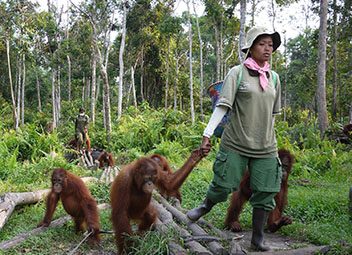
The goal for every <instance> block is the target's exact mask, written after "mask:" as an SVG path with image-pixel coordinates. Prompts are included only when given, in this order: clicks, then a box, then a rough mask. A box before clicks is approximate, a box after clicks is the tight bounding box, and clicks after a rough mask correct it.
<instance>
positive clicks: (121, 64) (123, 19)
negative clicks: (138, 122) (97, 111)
mask: <svg viewBox="0 0 352 255" xmlns="http://www.w3.org/2000/svg"><path fill="white" fill-rule="evenodd" d="M126 5H127V2H124V3H123V18H122V37H121V44H120V53H119V67H120V72H119V97H118V105H117V119H120V118H121V115H122V98H123V94H122V93H123V72H124V66H123V53H124V50H125V41H126V17H127V7H126Z"/></svg>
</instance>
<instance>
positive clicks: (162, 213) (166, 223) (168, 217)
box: [153, 200, 212, 255]
mask: <svg viewBox="0 0 352 255" xmlns="http://www.w3.org/2000/svg"><path fill="white" fill-rule="evenodd" d="M153 204H154V206H155V207H156V208H157V209H158V212H159V218H160V221H161V222H162V223H163V225H162V226H157V229H158V228H160V232H161V233H167V231H168V229H169V228H174V229H175V230H176V231H177V232H179V233H180V236H181V237H182V238H183V239H185V238H188V237H191V234H190V233H189V232H188V231H187V230H185V229H183V228H181V227H180V226H179V225H177V224H176V222H175V221H174V220H173V218H172V214H171V213H170V212H169V211H167V210H166V209H165V207H164V206H163V205H161V204H159V203H158V202H157V201H155V200H153ZM177 245H178V246H180V245H179V244H177ZM185 246H186V247H187V248H188V249H189V250H190V251H191V252H192V254H201V255H211V254H212V253H211V252H210V251H209V250H208V249H206V248H205V247H204V246H203V245H201V244H200V243H199V242H196V241H193V240H190V241H187V242H185ZM169 248H170V249H171V248H173V247H170V244H169ZM176 252H179V251H176ZM176 252H174V254H188V253H187V252H185V253H176Z"/></svg>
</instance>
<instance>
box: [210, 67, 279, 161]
mask: <svg viewBox="0 0 352 255" xmlns="http://www.w3.org/2000/svg"><path fill="white" fill-rule="evenodd" d="M241 68H242V79H241V82H240V84H239V86H238V85H237V77H238V74H239V72H240V70H241ZM268 74H269V78H268V80H269V86H268V87H267V88H266V89H265V90H263V89H262V87H261V86H260V84H259V76H252V75H250V74H249V72H248V69H247V68H246V67H245V66H243V65H239V66H235V67H233V68H232V69H231V70H230V71H229V73H228V74H227V76H226V78H225V80H224V84H223V87H222V90H221V92H220V97H219V101H218V103H217V105H224V106H226V107H229V108H230V109H231V110H230V118H229V122H228V123H227V125H226V126H225V129H224V132H223V134H222V137H221V146H224V147H225V148H227V149H231V150H234V151H237V152H238V153H240V154H241V155H244V156H249V157H255V158H267V157H277V141H276V136H275V130H274V122H275V119H274V115H276V114H280V112H281V96H280V94H281V86H280V80H279V77H276V78H277V79H276V86H275V84H274V82H273V79H272V77H271V76H272V75H273V74H272V72H268ZM237 87H238V88H237Z"/></svg>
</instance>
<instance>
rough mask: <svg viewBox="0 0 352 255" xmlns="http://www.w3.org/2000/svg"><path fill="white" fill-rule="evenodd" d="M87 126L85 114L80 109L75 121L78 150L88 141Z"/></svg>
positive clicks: (87, 120)
mask: <svg viewBox="0 0 352 255" xmlns="http://www.w3.org/2000/svg"><path fill="white" fill-rule="evenodd" d="M88 125H89V117H88V115H87V114H85V110H84V108H80V109H79V114H78V115H77V117H76V120H75V137H76V140H77V147H78V150H80V149H81V148H82V145H83V144H85V143H86V141H87V139H88Z"/></svg>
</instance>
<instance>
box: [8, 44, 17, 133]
mask: <svg viewBox="0 0 352 255" xmlns="http://www.w3.org/2000/svg"><path fill="white" fill-rule="evenodd" d="M6 55H7V67H8V70H9V81H10V90H11V101H12V116H13V124H14V128H15V130H17V128H18V117H17V116H18V115H17V109H16V101H15V93H14V90H13V83H12V72H11V60H10V41H9V39H8V38H6Z"/></svg>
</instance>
